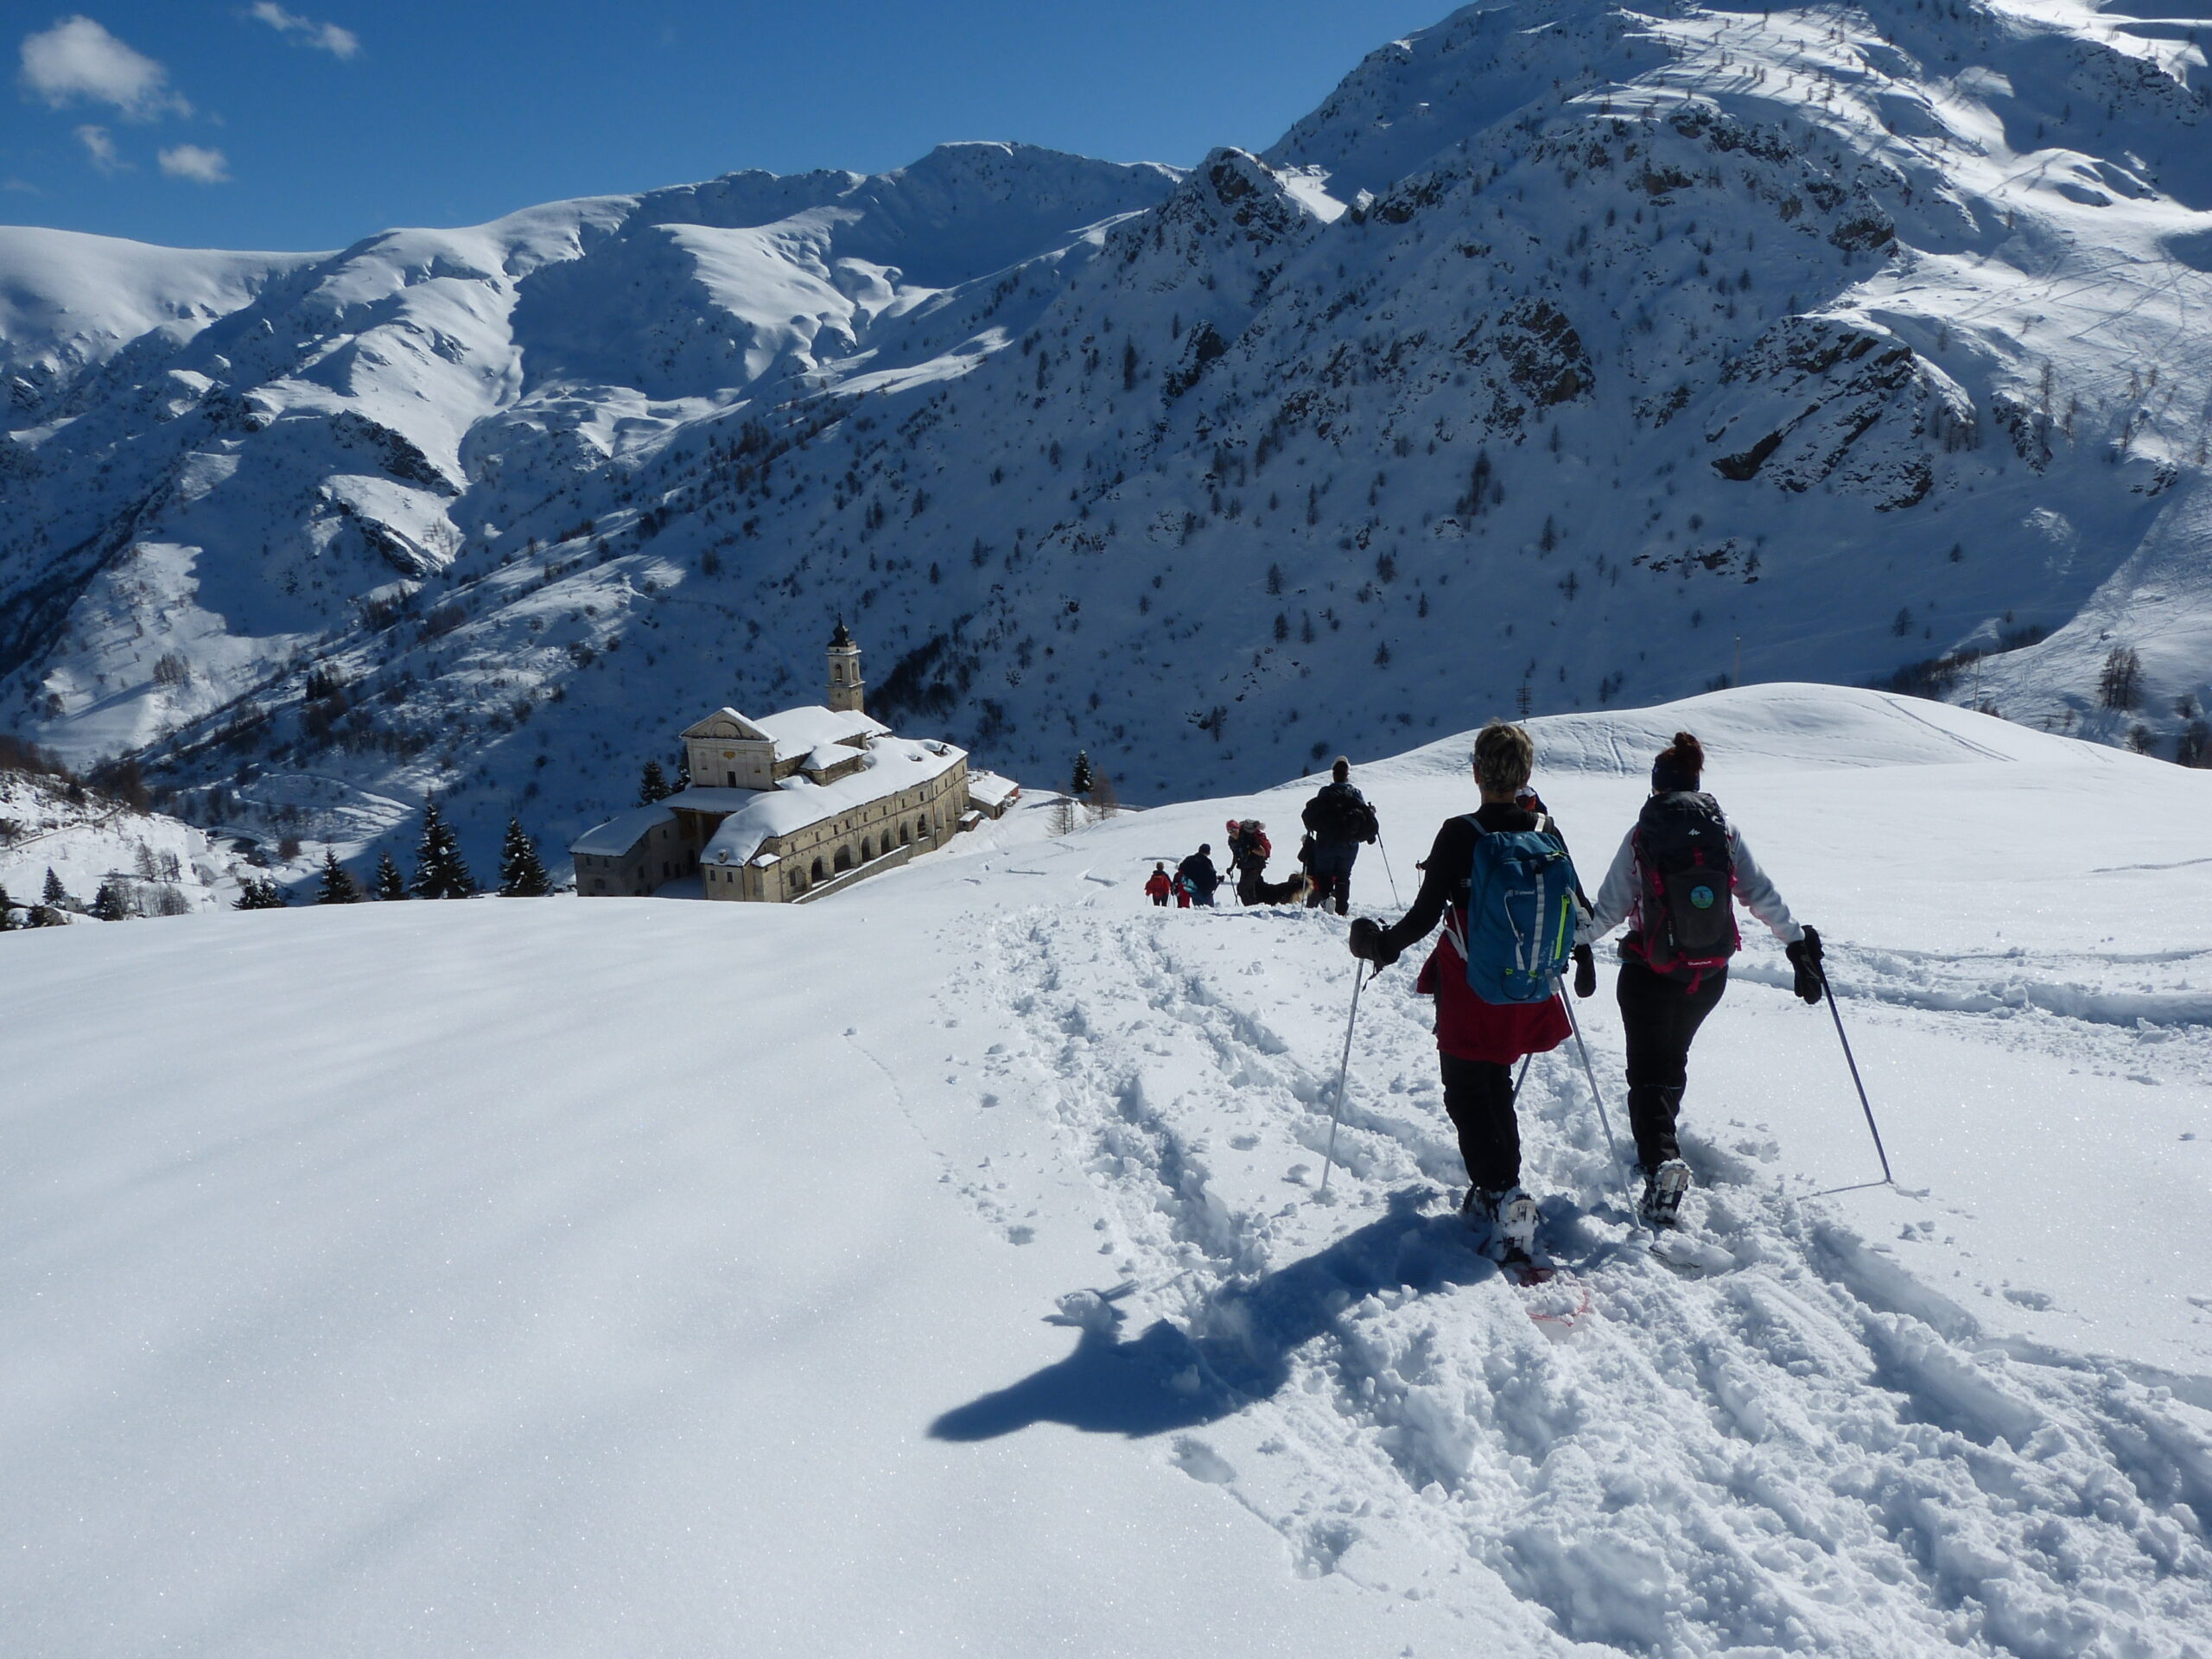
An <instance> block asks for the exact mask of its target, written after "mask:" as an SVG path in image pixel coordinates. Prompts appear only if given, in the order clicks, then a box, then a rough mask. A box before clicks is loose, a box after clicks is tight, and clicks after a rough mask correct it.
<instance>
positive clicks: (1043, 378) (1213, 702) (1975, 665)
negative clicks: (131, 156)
mask: <svg viewBox="0 0 2212 1659" xmlns="http://www.w3.org/2000/svg"><path fill="white" fill-rule="evenodd" d="M2186 10H2187V9H2186V8H2180V9H2177V8H2168V9H2166V10H2165V11H2164V12H2162V13H2161V15H2160V16H2159V17H2158V18H2155V19H2138V18H2133V17H2130V16H2123V15H2121V14H2120V13H2118V12H2115V11H2112V10H2102V11H2096V10H2089V9H2088V8H2086V7H2084V6H2081V5H2078V4H2075V3H2070V0H2035V3H2025V0H2005V3H1950V0H1882V3H1877V4H1871V5H1866V6H1859V7H1822V8H1818V9H1811V10H1787V9H1781V10H1763V11H1759V12H1756V13H1754V12H1750V11H1744V10H1713V9H1707V8H1704V7H1700V6H1697V5H1694V4H1689V3H1668V4H1662V5H1659V6H1656V7H1650V8H1643V9H1640V10H1626V9H1623V8H1621V7H1618V6H1617V5H1612V4H1608V3H1603V0H1557V3H1545V4H1505V5H1487V6H1475V7H1471V8H1468V9H1466V10H1462V11H1460V12H1458V13H1456V14H1454V15H1453V16H1451V17H1449V18H1447V19H1446V21H1445V22H1442V23H1440V24H1439V25H1438V26H1437V27H1435V28H1433V29H1429V30H1427V31H1424V32H1423V33H1421V34H1420V35H1414V36H1412V37H1410V38H1408V39H1407V40H1404V41H1396V42H1393V43H1391V44H1390V45H1389V46H1386V47H1384V48H1382V49H1381V50H1379V51H1377V52H1376V53H1375V54H1372V55H1370V57H1369V58H1368V59H1367V60H1365V61H1364V62H1363V63H1362V64H1361V65H1360V66H1358V67H1357V68H1356V69H1355V70H1354V71H1353V72H1352V73H1351V75H1350V76H1349V77H1348V78H1347V79H1345V81H1344V84H1343V85H1342V86H1340V87H1339V88H1338V90H1337V91H1336V92H1335V93H1333V94H1332V96H1331V98H1330V99H1328V100H1327V101H1326V102H1325V104H1324V105H1322V106H1321V107H1320V108H1319V110H1317V111H1314V112H1313V114H1312V115H1311V116H1309V117H1307V118H1305V119H1304V120H1302V121H1300V122H1299V123H1298V124H1296V125H1295V126H1294V128H1293V129H1292V130H1291V131H1290V132H1289V133H1288V134H1287V135H1286V136H1285V137H1283V138H1282V140H1281V142H1280V143H1277V144H1276V145H1274V147H1273V148H1272V149H1268V151H1267V152H1265V153H1264V154H1263V155H1261V156H1253V155H1249V154H1246V153H1243V152H1241V151H1236V150H1221V151H1217V152H1216V153H1215V154H1214V155H1212V156H1209V157H1207V158H1206V159H1205V162H1203V163H1202V164H1201V165H1200V166H1198V168H1195V169H1193V170H1192V171H1191V172H1189V173H1188V174H1178V173H1177V172H1175V171H1174V170H1173V169H1170V168H1160V167H1128V166H1116V165H1109V164H1106V163H1103V162H1089V161H1084V160H1080V159H1078V158H1075V157H1070V156H1058V155H1052V154H1048V153H1045V152H1040V151H1037V150H1033V149H1022V148H1020V147H1015V146H1007V145H1000V144H964V145H955V146H950V147H948V148H946V149H940V150H938V151H936V152H934V153H932V154H931V156H927V157H925V158H924V160H923V161H921V162H918V163H917V164H915V165H914V166H913V167H912V168H905V169H902V170H900V171H899V172H896V173H893V174H889V175H882V176H880V177H876V178H863V177H860V176H857V175H849V174H836V173H831V174H815V175H805V176H803V177H797V178H776V177H772V176H769V175H760V174H739V175H731V176H729V177H728V178H725V179H721V180H718V181H713V182H711V183H709V184H705V185H700V186H696V187H686V188H679V189H672V190H664V191H656V192H652V193H649V194H644V195H639V196H629V197H616V198H601V199H595V200H587V201H578V202H569V203H561V204H555V205H552V206H550V207H542V208H537V209H533V210H531V211H530V212H527V213H520V214H517V215H515V216H514V217H512V218H511V219H505V220H501V221H499V222H497V223H495V224H493V225H490V226H480V227H478V228H476V229H473V230H467V231H454V232H424V231H410V232H391V233H389V234H387V235H385V236H381V237H378V238H372V239H371V240H369V241H367V242H365V243H362V244H360V245H357V246H356V247H354V248H353V249H349V250H347V251H345V252H343V253H340V254H337V255H331V256H317V257H314V258H311V259H307V260H303V261H294V262H289V263H285V262H277V261H270V260H268V259H266V258H264V259H261V260H259V261H258V262H257V261H255V260H246V261H244V262H242V263H241V264H238V265H237V266H235V267H230V266H224V267H220V269H221V270H225V271H227V272H229V273H230V274H229V275H228V276H226V277H224V279H223V280H224V281H226V282H230V283H233V284H234V286H233V287H232V288H231V289H225V290H223V291H225V292H227V293H235V294H236V295H237V296H238V303H236V304H235V305H234V306H233V307H232V308H231V309H229V310H228V311H227V312H226V314H225V315H221V316H219V318H217V319H216V320H214V321H207V322H205V323H204V325H202V324H200V323H197V322H195V323H193V324H190V325H185V326H170V327H164V328H162V329H157V330H156V331H155V332H153V333H150V334H146V335H143V336H142V337H140V338H139V339H137V340H134V341H132V342H131V343H130V344H129V345H128V346H124V347H122V348H120V349H116V350H112V351H108V350H106V349H105V348H103V350H102V352H92V351H90V350H89V349H80V350H79V353H78V355H79V356H80V357H82V358H83V359H84V362H83V364H82V365H81V366H79V367H77V368H75V369H74V370H73V371H68V372H63V371H62V370H60V369H56V370H55V371H54V372H51V373H50V374H48V376H46V377H45V378H33V377H29V376H23V375H20V374H19V375H18V377H17V385H16V414H15V416H14V417H13V419H14V421H15V423H16V426H15V429H14V431H13V433H12V442H10V445H9V446H8V448H6V449H5V450H0V465H3V466H4V476H0V505H5V507H6V508H7V512H6V515H5V522H6V531H5V537H6V538H5V539H4V540H0V597H4V607H5V608H4V614H5V616H6V618H7V621H6V624H5V625H4V628H3V629H0V711H4V718H6V719H9V720H12V721H16V722H17V723H19V724H21V725H22V726H24V727H25V728H27V729H28V730H29V732H30V733H32V734H35V735H36V736H37V737H38V738H39V739H40V740H41V741H45V742H47V743H49V744H51V745H54V746H56V747H60V748H61V749H63V750H64V752H66V753H72V754H76V755H89V754H93V753H118V752H124V751H136V752H141V753H144V754H145V755H146V756H147V758H148V760H149V763H150V764H151V765H152V766H154V767H155V769H156V776H158V777H160V778H162V779H164V780H166V781H168V782H170V783H172V784H175V785H181V786H185V787H187V788H188V789H194V790H199V791H206V790H207V789H209V788H211V787H212V788H216V789H219V790H220V791H221V794H220V795H219V797H216V798H210V797H209V796H208V795H207V794H206V793H204V792H203V793H200V794H197V795H191V796H188V797H187V799H188V801H190V802H191V803H192V805H191V807H190V809H189V810H194V811H196V812H200V813H201V814H203V815H207V816H210V817H211V818H222V819H225V820H226V821H234V822H240V823H245V822H250V821H251V815H252V814H253V813H254V812H256V811H264V812H265V811H267V810H271V809H274V808H277V807H279V806H281V807H284V808H288V809H290V810H297V811H302V812H306V813H308V814H310V815H312V816H314V817H315V819H316V822H317V823H318V824H319V826H320V829H321V833H322V834H324V835H326V836H327V837H328V838H330V839H333V840H335V841H338V842H347V843H359V842H364V841H365V840H367V839H369V838H372V837H374V836H378V835H383V834H386V833H388V832H391V831H392V830H393V829H395V827H396V826H397V823H399V822H400V821H401V820H403V819H404V817H405V816H406V814H407V813H408V812H409V811H410V810H412V806H411V804H412V803H413V802H414V801H416V799H418V798H419V797H420V795H421V793H422V792H423V791H424V790H425V789H428V788H430V787H436V788H439V789H441V790H442V791H447V792H448V796H449V798H450V800H451V803H452V805H453V808H454V812H455V814H456V816H457V817H459V818H460V820H461V822H462V823H464V824H465V825H467V826H470V827H471V828H472V829H473V831H474V836H475V837H476V838H477V845H478V846H479V848H480V849H482V850H485V851H488V845H487V844H486V842H485V837H486V836H488V835H489V834H490V833H491V832H492V831H493V830H494V829H496V827H497V825H498V824H499V823H501V822H503V821H504V819H505V816H506V814H507V813H508V812H509V811H510V810H517V809H519V810H522V811H523V812H524V815H525V817H528V818H529V819H530V820H531V822H532V823H534V824H535V825H536V826H537V827H539V828H541V829H543V830H544V831H545V832H547V833H548V834H549V835H550V836H554V837H556V838H557V837H558V836H561V835H563V834H564V833H565V832H567V831H569V830H571V829H575V828H577V827H579V826H580V825H581V824H582V823H585V822H588V821H590V820H591V819H592V818H593V817H595V816H598V815H600V814H601V812H603V810H605V809H607V808H609V807H612V806H615V805H620V804H623V803H624V802H625V801H626V799H627V798H628V791H629V788H630V785H631V784H632V779H634V776H635V773H636V771H637V767H638V766H639V763H640V762H641V761H642V760H644V759H645V758H647V757H649V756H658V757H664V758H665V757H666V756H667V754H668V753H669V751H670V749H671V739H672V735H673V733H674V732H675V731H676V730H677V728H680V726H681V725H682V724H683V722H684V721H686V720H688V719H690V718H691V717H693V716H695V715H696V714H698V713H699V712H702V710H704V709H709V708H711V707H714V706H715V705H717V704H719V703H721V702H734V703H736V704H737V705H739V706H741V707H745V708H752V709H760V708H768V707H774V706H779V705H780V704H782V703H785V702H791V701H794V700H798V699H799V698H801V697H804V696H810V695H811V693H812V692H813V690H814V687H815V683H816V681H817V678H818V669H817V664H818V660H819V659H818V652H819V648H820V645H821V642H822V639H823V637H824V636H825V635H826V633H827V632H828V629H829V624H830V622H831V620H832V619H833V618H834V617H835V616H836V615H837V614H839V613H843V614H845V615H846V616H848V617H849V619H850V620H851V621H852V623H853V626H854V628H855V632H856V633H857V634H858V635H859V637H860V639H861V643H862V644H863V645H864V646H866V647H867V648H868V652H869V657H868V664H869V668H870V677H871V682H872V695H873V696H874V699H875V706H876V707H877V708H878V709H880V711H881V712H883V713H885V714H886V715H887V716H889V717H891V718H893V719H895V720H899V721H903V722H906V723H909V724H915V723H918V724H921V725H925V726H933V727H936V728H940V729H943V730H944V731H945V732H946V733H947V734H948V735H951V736H953V737H955V738H957V739H958V740H959V741H962V742H963V743H965V744H967V745H968V746H969V747H972V748H973V749H975V750H976V752H977V753H978V754H979V756H980V757H981V758H982V760H984V761H985V762H986V763H988V764H992V765H995V766H999V767H1000V768H1001V770H1007V771H1011V772H1014V773H1016V774H1017V775H1027V776H1030V777H1032V778H1033V779H1038V780H1039V781H1050V780H1052V779H1055V778H1057V777H1059V776H1061V775H1063V774H1064V772H1065V767H1066V765H1067V762H1068V760H1069V757H1070V756H1071V753H1072V752H1073V751H1074V750H1075V749H1076V748H1077V747H1084V748H1087V749H1088V750H1089V751H1090V753H1091V755H1092V756H1093V757H1094V759H1095V760H1098V761H1100V762H1101V763H1102V764H1103V766H1105V768H1106V769H1107V770H1109V772H1112V773H1113V774H1115V776H1116V780H1117V783H1118V785H1119V787H1120V789H1121V792H1122V794H1123V796H1124V797H1125V798H1135V799H1145V798H1160V797H1161V796H1163V795H1166V794H1169V793H1173V792H1175V791H1185V790H1187V789H1189V788H1191V787H1192V785H1195V784H1196V783H1198V781H1200V780H1204V779H1222V780H1224V781H1227V782H1230V783H1236V782H1240V781H1242V782H1254V781H1257V780H1259V779H1265V778H1270V777H1274V776H1276V775H1279V774H1281V772H1284V771H1285V770H1287V769H1291V768H1294V767H1296V766H1300V765H1301V764H1305V763H1308V762H1310V761H1311V760H1314V759H1316V758H1319V757H1322V756H1325V755H1326V754H1328V753H1332V752H1333V751H1336V750H1339V749H1353V750H1356V751H1357V750H1362V749H1369V750H1371V749H1373V748H1374V747H1377V746H1378V745H1380V744H1382V743H1383V742H1384V741H1386V739H1387V737H1388V736H1389V734H1423V733H1428V732H1431V731H1434V730H1448V729H1451V728H1454V727H1456V726H1459V725H1462V724H1465V723H1467V722H1468V721H1471V720H1474V719H1476V718H1478V716H1480V715H1484V714H1487V713H1491V712H1497V711H1500V710H1510V709H1516V708H1520V707H1526V708H1528V709H1534V710H1537V711H1542V710H1546V709H1576V708H1593V707H1597V706H1599V705H1602V704H1606V703H1611V702H1619V701H1620V700H1622V699H1628V700H1630V701H1633V702H1648V701H1650V700H1652V699H1654V698H1659V697H1664V696H1674V695H1679V694H1681V693H1683V692H1685V691H1690V690H1697V689H1699V688H1700V687H1703V686H1707V685H1709V684H1713V683H1725V682H1727V681H1731V680H1736V679H1740V680H1743V681H1747V682H1749V681H1758V680H1772V679H1777V678H1783V677H1791V678H1804V677H1814V678H1825V679H1830V680H1835V681H1843V682H1862V681H1867V680H1873V679H1885V678H1888V677H1892V676H1897V675H1900V674H1902V675H1903V676H1904V680H1903V681H1902V682H1901V683H1910V684H1912V685H1915V686H1917V687H1919V688H1921V689H1923V690H1934V691H1936V692H1938V693H1941V694H1942V695H1947V696H1951V697H1953V698H1955V699H1957V700H1961V701H1972V702H1979V703H1981V704H1984V705H1986V706H1990V707H1993V708H1996V709H1999V710H2001V711H2002V712H2003V713H2004V714H2005V715H2006V716H2008V717H2010V718H2013V719H2016V720H2022V721H2034V722H2038V723H2042V724H2045V725H2050V726H2053V727H2056V728H2063V729H2067V730H2072V731H2078V732H2083V733H2086V734H2090V735H2094V736H2097V737H2101V738H2103V739H2105V740H2107V741H2121V740H2123V739H2126V738H2129V737H2131V736H2132V737H2133V741H2136V742H2138V743H2139V744H2144V745H2148V746H2152V747H2158V748H2160V749H2161V750H2162V751H2163V752H2164V753H2175V746H2176V745H2177V743H2178V744H2183V745H2201V741H2202V728H2201V727H2198V728H2195V731H2194V732H2192V722H2193V721H2196V719H2197V717H2198V715H2199V711H2200V706H2201V701H2202V698H2203V697H2204V696H2206V695H2207V692H2208V685H2207V682H2208V680H2212V583H2209V582H2208V574H2207V569H2206V557H2205V554H2206V550H2207V546H2208V543H2212V497H2208V496H2207V494H2206V493H2205V480H2206V470H2207V469H2206V461H2207V452H2206V444H2207V440H2208V424H2207V411H2208V407H2212V340H2208V335H2207V332H2206V326H2205V324H2204V322H2203V321H2202V319H2203V318H2204V317H2205V316H2206V315H2212V312H2208V311H2207V308H2206V306H2207V302H2212V147H2208V145H2207V143H2206V140H2205V134H2206V132H2207V131H2208V130H2212V125H2208V124H2205V123H2204V122H2203V120H2202V118H2203V117H2204V116H2205V114H2206V113H2207V100H2206V95H2205V87H2204V84H2203V76H2204V62H2205V60H2204V56H2203V53H2202V50H2201V49H2200V47H2199V45H2198V43H2197V41H2196V35H2197V34H2198V33H2199V32H2200V26H2199V23H2198V22H2196V21H2194V20H2192V19H2190V17H2188V16H2186V15H2185V13H2186ZM6 253H7V249H6V247H4V246H0V256H4V255H6ZM194 257H198V256H194ZM125 263H126V264H127V262H125ZM130 269H133V270H136V269H137V267H136V266H131V267H130ZM182 269H184V267H183V266H180V270H182ZM209 269H210V270H213V269H216V267H212V266H211V267H210V268H209ZM242 272H251V273H254V274H253V275H252V276H251V280H248V277H247V276H246V275H242V274H240V273H242ZM179 280H180V281H181V280H182V279H181V278H180V279H179ZM194 281H196V282H200V283H201V284H202V288H201V289H200V290H195V291H205V292H209V293H212V292H213V291H215V289H216V288H217V287H219V283H217V282H216V278H215V277H213V276H209V277H204V278H194ZM248 289H251V292H250V293H249V292H248V291H247V290H248ZM103 291H105V290H103ZM134 292H135V290H134ZM126 299H127V296H126V297H125V298H116V299H114V300H112V301H110V300H102V301H101V302H99V305H98V306H97V307H96V309H98V310H99V312H100V314H101V315H103V316H107V315H112V316H117V317H120V316H123V315H126V314H128V313H130V310H131V307H132V306H133V305H141V306H142V308H143V303H142V302H140V301H138V300H135V299H133V300H128V302H126ZM210 303H211V304H212V303H213V302H210ZM41 326H42V327H45V329H46V333H45V334H40V335H38V336H37V338H39V339H48V338H49V337H50V336H52V335H53V333H54V330H53V327H52V325H51V324H50V323H49V324H46V325H41ZM10 349H11V350H16V349H17V348H14V347H11V348H10ZM21 349H22V350H23V351H29V346H28V345H27V346H24V347H22V348H21ZM40 350H41V351H43V352H44V353H45V356H44V357H41V358H40V359H39V360H40V361H41V362H47V361H54V362H59V361H60V358H61V356H62V355H64V353H61V352H60V348H58V347H53V346H44V347H41V348H40ZM2130 653H2132V655H2131V654H2130ZM2107 704H2112V705H2115V706H2107ZM2138 728H2139V729H2138Z"/></svg>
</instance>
